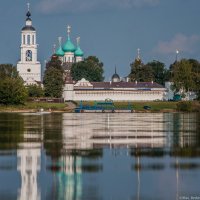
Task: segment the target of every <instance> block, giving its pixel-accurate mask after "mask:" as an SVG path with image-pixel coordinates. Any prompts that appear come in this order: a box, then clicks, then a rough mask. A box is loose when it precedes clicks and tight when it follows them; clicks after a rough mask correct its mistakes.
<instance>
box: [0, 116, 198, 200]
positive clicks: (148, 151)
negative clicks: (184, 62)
mask: <svg viewBox="0 0 200 200" xmlns="http://www.w3.org/2000/svg"><path fill="white" fill-rule="evenodd" d="M199 183H200V115H199V114H194V113H193V114H178V113H175V114H172V113H166V114H162V113H157V114H151V113H127V114H109V113H105V114H102V113H100V114H85V113H84V114H76V113H75V114H73V113H70V114H68V113H67V114H46V115H31V114H0V199H1V200H11V199H19V200H39V199H41V200H43V199H45V200H51V199H52V200H53V199H55V200H82V199H83V200H173V199H192V197H197V198H198V197H199V198H198V199H200V186H199Z"/></svg>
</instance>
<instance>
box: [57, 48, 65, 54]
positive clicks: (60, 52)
mask: <svg viewBox="0 0 200 200" xmlns="http://www.w3.org/2000/svg"><path fill="white" fill-rule="evenodd" d="M56 55H57V56H64V55H65V52H64V51H63V50H62V47H59V48H58V50H57V51H56Z"/></svg>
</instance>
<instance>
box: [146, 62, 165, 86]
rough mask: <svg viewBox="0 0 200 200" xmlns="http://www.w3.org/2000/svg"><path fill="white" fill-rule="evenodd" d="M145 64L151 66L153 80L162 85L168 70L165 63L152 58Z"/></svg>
mask: <svg viewBox="0 0 200 200" xmlns="http://www.w3.org/2000/svg"><path fill="white" fill-rule="evenodd" d="M147 66H149V67H151V69H152V73H153V77H154V81H155V82H156V83H159V84H161V85H164V83H165V81H166V79H168V70H166V69H165V64H164V63H162V62H160V61H156V60H153V61H152V62H148V63H147Z"/></svg>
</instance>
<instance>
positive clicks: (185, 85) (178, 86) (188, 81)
mask: <svg viewBox="0 0 200 200" xmlns="http://www.w3.org/2000/svg"><path fill="white" fill-rule="evenodd" d="M172 81H173V82H174V89H175V91H176V92H178V91H181V90H182V91H183V92H188V91H190V90H193V89H194V88H195V82H194V79H193V73H192V64H191V63H190V62H189V61H188V60H186V59H182V60H181V61H179V62H176V63H175V64H174V65H173V66H172Z"/></svg>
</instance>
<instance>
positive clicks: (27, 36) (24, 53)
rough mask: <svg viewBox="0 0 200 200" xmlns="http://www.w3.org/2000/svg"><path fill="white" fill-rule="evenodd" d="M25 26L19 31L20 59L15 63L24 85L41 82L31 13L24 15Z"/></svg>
mask: <svg viewBox="0 0 200 200" xmlns="http://www.w3.org/2000/svg"><path fill="white" fill-rule="evenodd" d="M26 17H27V18H26V24H25V26H24V27H23V28H22V31H21V46H20V48H21V58H20V61H19V62H18V63H17V71H18V72H19V75H20V76H21V77H22V78H23V80H24V82H25V84H26V85H29V84H37V83H38V82H41V64H40V62H39V61H38V60H37V47H38V45H37V41H36V30H35V28H34V27H33V26H32V20H31V18H30V17H31V13H30V11H29V5H28V12H27V14H26Z"/></svg>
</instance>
